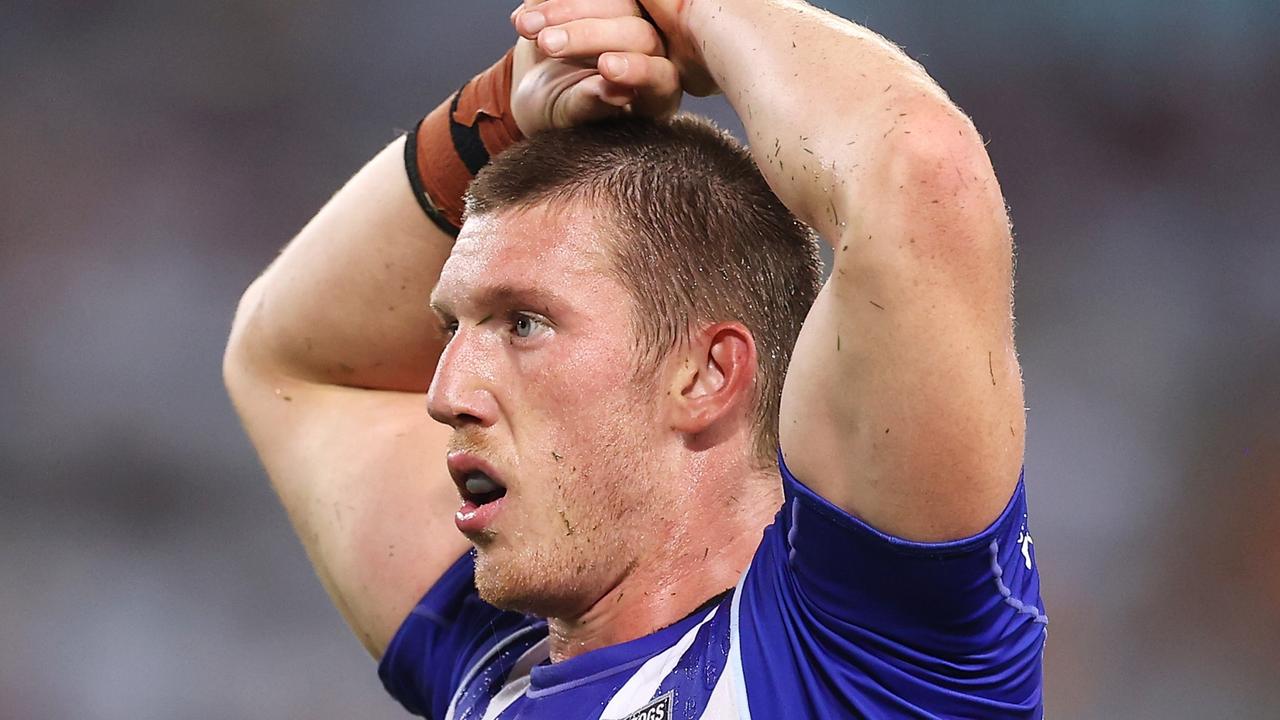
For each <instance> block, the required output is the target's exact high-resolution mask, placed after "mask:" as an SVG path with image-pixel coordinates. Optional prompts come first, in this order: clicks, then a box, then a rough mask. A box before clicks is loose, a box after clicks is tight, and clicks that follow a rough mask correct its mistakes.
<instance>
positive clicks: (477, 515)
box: [453, 495, 507, 535]
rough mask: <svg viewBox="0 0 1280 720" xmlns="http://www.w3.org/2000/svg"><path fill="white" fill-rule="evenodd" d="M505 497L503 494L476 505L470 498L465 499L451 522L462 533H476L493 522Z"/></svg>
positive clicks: (485, 528) (487, 527)
mask: <svg viewBox="0 0 1280 720" xmlns="http://www.w3.org/2000/svg"><path fill="white" fill-rule="evenodd" d="M506 499H507V498H506V496H505V495H504V496H503V497H500V498H498V499H497V500H494V501H493V502H490V503H485V504H484V505H476V504H475V503H473V502H471V501H470V500H465V501H463V503H462V507H460V508H458V512H456V513H454V515H453V522H454V523H455V524H456V525H457V526H458V530H460V531H462V534H463V535H478V534H480V533H482V532H484V531H485V530H488V529H489V525H490V524H491V523H493V519H494V517H495V516H496V515H497V514H498V511H499V510H501V509H502V503H503V502H505V501H506Z"/></svg>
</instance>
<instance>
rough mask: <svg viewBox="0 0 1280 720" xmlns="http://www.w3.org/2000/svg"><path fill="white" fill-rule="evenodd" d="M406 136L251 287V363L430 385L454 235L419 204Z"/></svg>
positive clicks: (309, 378)
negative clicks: (432, 305)
mask: <svg viewBox="0 0 1280 720" xmlns="http://www.w3.org/2000/svg"><path fill="white" fill-rule="evenodd" d="M403 153H404V140H403V139H401V140H397V141H395V142H394V143H392V144H391V145H390V146H388V147H387V148H386V149H384V150H383V151H382V152H380V153H379V154H378V155H377V156H376V157H374V158H373V160H371V161H370V162H369V163H368V164H367V165H366V166H365V167H364V168H362V169H361V170H360V171H359V172H358V173H357V174H356V175H355V176H354V177H353V178H352V179H351V180H350V181H349V182H348V183H347V185H346V186H345V187H343V188H342V189H341V190H340V191H339V192H338V193H337V194H336V195H334V197H333V198H332V199H331V200H330V201H329V202H328V203H327V204H326V205H325V206H324V208H323V209H322V210H321V211H320V212H319V213H318V214H317V215H316V216H315V217H314V218H313V219H312V220H311V221H310V222H309V223H308V224H307V225H306V227H304V228H303V229H302V231H301V232H300V233H299V234H298V236H297V237H296V238H295V239H294V240H293V241H292V242H291V243H290V244H289V245H288V247H286V248H285V250H284V252H282V253H281V255H280V257H279V258H277V259H276V261H275V262H273V263H272V264H271V266H270V267H268V268H267V270H266V271H265V272H264V273H263V274H262V276H261V277H259V278H258V279H257V280H256V281H255V282H254V283H253V285H252V286H251V287H250V288H249V290H248V291H247V292H246V294H245V298H244V300H243V301H242V303H241V307H240V311H239V312H238V313H237V317H236V326H235V331H234V332H233V338H232V346H231V348H230V349H229V352H232V353H239V354H240V356H241V358H242V360H243V362H242V363H240V364H239V367H244V368H249V369H251V370H253V371H256V372H267V373H272V374H275V375H278V376H280V377H281V378H282V379H295V380H302V381H306V382H313V383H323V384H333V385H346V386H353V387H372V388H381V389H392V390H410V391H413V390H416V391H423V390H425V389H426V387H427V385H428V384H429V382H430V380H431V376H432V373H433V371H434V367H435V361H436V359H437V358H438V357H439V353H440V349H441V347H442V340H441V337H440V334H439V331H438V329H437V327H436V325H437V323H436V322H435V321H434V318H433V317H432V316H431V314H430V311H429V309H428V307H427V298H428V296H429V295H430V293H431V289H432V287H433V286H434V285H435V282H436V280H437V278H438V277H439V273H440V268H441V266H442V265H443V264H444V261H445V259H446V258H447V257H448V255H449V250H450V248H451V247H452V238H450V237H449V236H448V235H446V234H445V233H444V232H442V231H441V230H439V229H438V228H437V227H436V226H435V225H434V224H433V223H432V222H431V221H430V220H429V219H428V218H427V217H426V215H425V214H424V213H423V211H422V208H421V207H419V205H418V203H417V201H416V200H415V199H414V196H413V193H412V191H411V190H410V186H409V182H408V180H407V176H406V172H405V165H404V160H403Z"/></svg>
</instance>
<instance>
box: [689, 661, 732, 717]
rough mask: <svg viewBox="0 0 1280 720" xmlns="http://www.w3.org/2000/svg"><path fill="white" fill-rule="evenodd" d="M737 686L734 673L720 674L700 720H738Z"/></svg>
mask: <svg viewBox="0 0 1280 720" xmlns="http://www.w3.org/2000/svg"><path fill="white" fill-rule="evenodd" d="M726 670H728V668H726ZM736 684H737V683H736V682H735V681H734V679H733V673H731V672H722V673H720V677H719V678H718V679H717V680H716V686H715V688H714V689H713V690H712V691H711V697H709V698H707V706H706V707H705V708H703V709H702V714H701V715H699V716H698V720H738V717H739V716H738V704H737V702H735V701H734V695H735V694H736V690H735V688H734V686H735V685H736Z"/></svg>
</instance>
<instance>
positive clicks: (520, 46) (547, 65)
mask: <svg viewBox="0 0 1280 720" xmlns="http://www.w3.org/2000/svg"><path fill="white" fill-rule="evenodd" d="M642 5H643V7H641V6H639V5H637V4H635V3H634V2H633V1H632V0H546V1H545V2H534V1H533V0H529V1H528V2H525V3H524V5H522V6H521V7H520V8H517V10H516V12H515V13H513V15H512V23H513V24H514V26H515V28H516V30H517V32H518V34H519V36H520V37H519V39H518V41H517V43H516V46H515V48H514V50H513V52H512V53H509V54H508V56H507V57H505V58H504V59H503V60H502V61H500V62H499V63H498V64H496V65H495V66H494V67H492V68H491V69H490V70H488V71H486V72H485V73H482V74H481V75H479V76H477V77H476V78H475V79H474V80H472V81H471V82H469V83H467V84H466V85H465V86H464V87H463V89H462V90H461V91H459V92H458V93H457V94H455V95H453V96H451V97H450V98H449V99H446V100H445V101H444V103H443V104H442V105H441V106H440V108H438V109H437V110H435V111H433V112H432V113H430V114H429V115H428V116H427V117H426V119H424V120H423V121H422V123H421V124H420V125H419V126H418V127H417V128H416V129H415V130H414V131H413V132H412V133H410V134H409V135H408V136H407V137H405V138H401V139H400V140H397V141H396V142H394V143H392V144H391V145H390V146H389V147H388V148H386V149H385V150H384V151H383V152H381V153H380V154H378V155H377V156H376V157H374V158H373V160H372V161H370V162H369V164H368V165H366V166H365V167H364V168H363V169H362V170H360V171H359V173H358V174H356V176H355V177H354V178H353V179H352V180H351V181H350V182H349V183H348V184H347V185H346V186H345V187H344V188H343V189H342V190H341V191H340V192H339V193H337V194H336V195H335V196H334V197H333V198H332V200H330V201H329V203H328V204H327V205H326V206H325V207H324V208H323V209H322V210H321V211H320V212H319V214H318V215H316V217H315V218H314V219H313V220H312V221H311V222H310V223H309V224H308V225H307V226H306V227H305V228H304V229H303V230H302V231H301V233H300V234H299V235H298V236H297V237H296V238H295V239H294V240H293V241H292V243H290V244H289V246H288V247H287V248H286V249H285V250H284V252H283V253H282V254H281V255H280V257H279V258H278V259H277V260H276V261H275V262H274V263H272V265H271V266H270V267H269V268H268V269H267V270H266V271H265V272H264V273H263V275H262V276H261V277H260V278H258V280H256V281H255V282H254V283H253V284H252V286H251V287H250V288H249V289H248V290H247V291H246V293H245V295H244V298H243V299H242V301H241V305H240V308H239V311H238V312H237V315H236V320H235V324H234V328H233V331H232V337H231V341H230V343H229V346H228V350H227V355H226V360H225V376H226V381H227V385H228V387H229V389H230V393H231V395H232V398H233V400H234V402H235V404H236V407H237V408H238V410H239V412H240V414H241V416H242V418H243V422H244V424H245V427H246V428H247V430H248V433H249V435H250V437H251V438H252V440H253V442H254V444H255V446H256V448H257V450H258V452H259V453H260V455H261V457H262V460H263V462H264V464H265V466H266V469H267V471H268V474H269V475H270V477H271V479H272V482H273V484H274V486H275V488H276V490H277V492H278V493H279V496H280V498H281V500H282V501H283V503H284V506H285V507H286V509H287V511H288V513H289V516H290V518H291V520H292V522H293V524H294V526H295V528H296V530H297V533H298V535H299V537H300V538H301V539H302V541H303V544H304V545H305V547H306V549H307V552H308V554H309V556H310V558H311V560H312V562H313V563H314V565H315V568H316V570H317V572H318V574H319V576H320V579H321V580H322V582H323V584H324V585H325V587H326V589H327V590H328V592H329V593H330V595H331V596H332V598H333V600H334V602H335V604H336V605H337V607H338V608H339V609H340V610H341V612H342V614H343V615H344V617H345V618H346V620H347V621H348V622H349V624H350V625H351V627H352V628H353V629H354V630H355V632H356V633H357V635H358V636H359V637H360V639H361V640H362V641H363V643H364V644H365V646H366V647H367V648H368V649H369V651H370V652H371V653H372V654H373V655H374V656H375V657H377V658H380V661H381V662H380V666H379V673H380V675H381V678H382V680H383V683H384V684H385V686H386V687H387V689H388V690H389V691H390V692H391V693H392V694H393V695H394V696H395V697H396V698H397V699H398V700H399V701H400V702H401V703H402V704H403V705H404V706H405V707H406V708H408V709H409V710H410V711H412V712H415V713H418V714H421V715H424V716H426V717H429V718H436V719H438V720H443V719H444V718H475V719H477V720H478V719H480V718H485V719H490V718H502V719H504V720H509V719H511V718H529V719H532V718H557V719H563V720H569V719H571V718H592V719H594V718H606V719H612V720H617V719H619V718H628V719H633V718H652V719H657V718H677V717H678V718H708V719H719V718H739V717H741V718H749V717H750V718H766V719H774V718H843V717H871V718H881V717H884V718H899V717H904V718H905V717H912V718H915V717H929V718H933V717H939V718H941V717H947V718H950V717H965V718H1033V717H1040V716H1041V714H1042V708H1041V665H1042V653H1043V644H1044V637H1045V628H1046V624H1047V618H1046V617H1045V614H1044V610H1043V605H1042V603H1041V601H1040V596H1039V582H1038V577H1037V569H1036V565H1035V553H1034V546H1033V545H1032V541H1031V535H1030V532H1029V529H1028V526H1027V510H1026V500H1025V495H1024V493H1025V491H1024V486H1023V483H1022V474H1021V467H1022V456H1023V448H1024V429H1025V424H1024V411H1023V393H1022V383H1021V375H1020V369H1019V365H1018V361H1017V357H1016V354H1015V350H1014V341H1013V321H1012V314H1011V310H1010V308H1011V287H1012V282H1011V275H1012V268H1011V266H1012V262H1011V255H1012V247H1011V244H1012V243H1011V234H1010V229H1009V225H1008V219H1007V216H1006V211H1005V207H1004V202H1003V199H1002V196H1001V192H1000V189H999V187H998V185H997V183H996V179H995V177H994V174H993V170H992V168H991V164H990V161H989V159H988V157H987V154H986V152H985V150H984V147H983V141H982V139H981V137H980V136H979V135H978V133H977V131H976V130H975V128H974V126H973V125H972V123H971V122H970V121H969V119H968V118H967V117H966V116H965V115H964V114H963V113H962V112H961V111H960V110H959V109H957V108H956V106H955V105H954V104H952V102H951V101H950V100H949V99H948V97H947V96H946V94H945V93H944V92H943V91H942V90H941V89H940V88H939V87H938V86H937V84H935V83H934V82H933V81H932V80H931V79H930V78H929V76H928V75H927V74H926V73H925V71H924V70H923V69H922V68H921V67H920V66H919V65H918V64H917V63H915V62H913V61H912V60H910V59H909V58H908V57H907V56H906V55H904V54H903V53H902V52H901V51H900V50H899V49H898V48H897V47H896V46H894V45H893V44H892V43H890V42H888V41H886V40H885V39H883V38H881V37H879V36H877V35H876V34H874V33H872V32H871V31H869V30H867V29H866V28H863V27H860V26H858V25H856V24H854V23H852V22H849V21H846V20H843V19H840V18H838V17H835V16H832V15H830V14H828V13H826V12H823V11H821V10H818V9H815V8H813V7H810V6H808V5H806V4H804V3H800V2H793V1H791V0H645V1H644V2H643V3H642ZM682 92H692V93H697V94H707V93H713V92H723V93H724V95H725V97H726V98H727V100H728V101H729V103H730V104H731V105H732V107H733V108H734V110H735V111H736V112H737V114H738V116H739V117H740V118H741V120H742V123H743V125H744V126H745V129H746V137H747V140H748V143H749V148H743V147H741V146H739V145H738V144H737V143H736V142H735V141H733V140H731V139H729V138H728V137H727V136H726V135H724V134H723V133H721V132H718V131H716V130H715V129H714V128H712V127H710V126H709V125H708V124H707V123H705V122H702V121H699V120H696V119H692V118H688V117H683V118H674V119H673V118H672V117H671V116H672V113H673V112H674V110H675V108H676V106H677V105H678V102H679V99H680V96H681V93H682ZM473 175H474V176H475V178H474V180H473V179H472V176H473ZM468 188H469V191H468ZM464 192H466V193H467V194H466V196H465V204H464ZM811 228H812V230H816V231H817V234H818V235H820V236H821V237H822V238H825V239H826V241H827V242H829V243H830V244H831V246H832V249H833V251H834V262H833V267H832V272H831V274H830V277H829V279H828V280H827V281H826V282H825V284H821V285H820V275H819V270H818V260H817V253H816V243H817V242H818V240H817V239H816V238H817V236H818V235H815V234H814V233H813V232H812V230H811ZM455 236H456V237H455ZM459 531H461V532H459Z"/></svg>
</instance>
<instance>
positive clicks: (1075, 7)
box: [0, 0, 1280, 720]
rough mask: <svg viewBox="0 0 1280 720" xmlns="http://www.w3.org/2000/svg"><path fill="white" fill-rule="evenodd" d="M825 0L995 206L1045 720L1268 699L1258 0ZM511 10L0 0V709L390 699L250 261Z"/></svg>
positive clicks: (1276, 520) (1268, 191)
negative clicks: (308, 538) (231, 379)
mask: <svg viewBox="0 0 1280 720" xmlns="http://www.w3.org/2000/svg"><path fill="white" fill-rule="evenodd" d="M827 6H828V7H830V8H831V9H833V10H835V11H837V12H839V13H841V14H844V15H846V16H848V17H852V18H854V19H857V20H860V21H863V22H865V23H867V24H868V25H870V26H871V27H873V28H875V29H877V30H879V31H880V32H882V33H884V34H886V35H888V36H889V37H890V38H893V39H894V40H895V41H897V42H899V43H900V44H902V45H904V46H905V47H906V48H907V50H908V51H909V52H910V53H911V54H912V55H913V56H914V57H916V58H918V59H920V60H921V61H923V62H924V63H925V65H926V66H927V67H928V68H929V69H930V71H931V72H932V73H933V74H934V76H935V77H937V78H938V79H939V80H940V81H941V83H942V84H943V86H944V87H946V88H947V89H948V90H949V91H950V93H951V94H952V96H953V97H954V98H955V99H956V100H957V101H958V102H959V103H960V105H961V106H962V107H964V108H965V109H966V110H967V111H968V112H970V113H971V114H972V115H973V117H974V118H975V120H976V122H977V124H978V127H979V128H980V129H981V130H982V132H983V133H984V135H985V136H986V137H987V138H988V139H989V140H990V145H989V148H990V152H991V155H992V157H993V159H994V162H995V165H996V169H997V171H998V173H999V176H1000V178H1001V180H1002V183H1003V186H1004V190H1005V193H1006V196H1007V199H1008V202H1009V204H1010V206H1011V208H1012V213H1013V217H1014V220H1015V228H1016V232H1017V238H1018V244H1019V249H1018V289H1017V314H1018V318H1019V344H1020V347H1021V352H1022V358H1023V362H1024V367H1025V376H1026V382H1027V390H1028V405H1029V406H1030V439H1029V447H1028V452H1027V477H1028V482H1029V488H1030V494H1031V502H1032V507H1033V511H1032V527H1033V530H1034V533H1035V538H1036V547H1037V552H1038V556H1039V558H1040V561H1041V563H1042V566H1043V572H1044V584H1045V588H1044V590H1045V593H1046V595H1047V598H1048V602H1049V614H1050V616H1051V617H1052V619H1053V622H1052V625H1051V626H1050V631H1049V632H1050V636H1049V643H1048V650H1047V653H1048V656H1047V665H1048V688H1047V693H1048V708H1049V716H1050V717H1054V718H1207V717H1215V718H1219V717H1231V718H1274V717H1277V713H1280V682H1277V679H1278V678H1280V281H1278V280H1277V271H1280V238H1278V237H1277V235H1278V233H1280V230H1278V228H1280V134H1278V133H1277V128H1278V127H1280V125H1278V124H1277V118H1278V117H1280V42H1277V40H1276V38H1277V36H1278V35H1280V11H1278V10H1277V6H1276V5H1275V4H1274V3H1269V2H1261V1H1259V2H1241V1H1231V0H1217V1H1215V2H1207V1H1203V0H1201V1H1197V2H1182V3H1174V4H1164V3H1154V2H1132V1H1127V0H1126V1H1119V0H1113V1H1110V2H1101V1H1098V0H1089V1H1086V2H1075V3H1022V2H1012V1H1009V0H1002V1H1000V2H982V3H977V2H970V3H926V2H914V3H898V2H887V1H884V0H874V1H870V0H869V1H867V2H835V1H832V2H829V3H827ZM509 10H510V8H509V7H507V6H506V5H505V4H501V5H500V4H493V3H428V2H410V1H408V0H379V1H376V2H369V3H343V2H335V1H334V0H313V1H312V2H249V1H246V0H224V1H222V2H207V1H205V0H193V1H191V2H181V3H176V2H158V1H156V0H138V1H135V2H94V3H73V2H56V1H46V2H30V1H27V0H11V1H10V2H6V3H4V4H3V5H0V168H2V171H0V208H2V209H0V718H4V719H8V718H13V719H15V720H17V719H26V718H69V717H82V718H102V719H104V720H115V719H116V718H130V719H136V720H145V719H150V718H156V719H160V718H177V717H181V718H192V719H198V718H348V717H364V718H396V717H402V713H401V712H400V710H399V708H398V706H396V705H395V704H394V703H393V702H392V701H391V700H390V699H388V698H387V697H386V696H384V694H383V692H382V690H381V688H380V686H379V684H378V681H377V679H376V677H375V674H374V665H373V663H372V662H371V661H370V660H369V659H368V658H367V657H366V656H365V655H364V654H363V651H362V650H361V648H360V646H359V644H358V643H357V642H356V640H355V639H354V638H353V637H351V636H350V635H349V634H348V633H347V632H346V630H345V629H344V627H343V625H342V622H341V620H340V618H339V616H338V614H337V612H336V611H334V610H333V609H332V608H331V607H330V605H329V603H328V601H327V599H326V598H325V596H324V593H323V591H322V590H321V588H320V585H319V583H318V582H316V581H315V580H314V578H313V577H312V575H311V571H310V568H309V566H308V564H307V561H306V558H305V557H304V555H303V552H302V549H301V547H300V545H299V544H298V543H297V542H296V541H295V540H294V538H293V536H292V534H291V532H290V530H289V527H288V524H287V522H286V519H285V517H284V514H283V513H282V511H281V510H280V509H279V508H278V507H277V505H276V503H275V500H274V498H273V496H272V494H271V491H270V489H269V488H268V485H267V483H266V481H265V479H264V477H263V475H262V472H261V471H260V469H259V467H258V465H257V462H256V460H255V458H254V456H253V454H252V452H251V450H250V448H249V446H248V443H247V442H246V440H245V439H244V438H243V436H242V435H241V432H240V430H239V428H238V426H237V424H236V421H235V418H234V416H233V414H232V411H231V409H230V406H229V404H228V402H227V400H226V398H225V396H224V393H223V390H222V386H221V381H220V375H219V363H220V356H221V353H222V347H223V341H224V337H225V335H226V331H227V328H228V324H229V322H230V318H231V315H232V312H233V309H234V307H235V301H236V299H237V298H238V296H239V294H240V292H241V290H242V289H243V288H244V287H245V285H246V284H247V283H248V282H249V281H250V280H251V279H252V278H253V277H254V276H255V274H256V273H257V272H258V271H259V270H260V269H261V268H262V267H263V266H264V265H265V264H266V263H267V262H268V261H269V260H270V259H271V258H272V257H273V255H274V253H275V252H276V251H277V249H278V248H279V247H280V246H281V245H282V244H283V243H285V242H286V241H287V240H288V239H289V238H290V237H291V235H292V234H293V233H294V232H295V231H296V230H297V229H298V228H300V227H301V225H302V224H303V223H304V222H305V221H306V220H307V219H308V217H309V216H310V215H311V214H312V213H313V212H314V211H315V210H316V209H317V208H319V206H320V205H321V204H322V203H323V202H324V201H325V199H326V198H327V197H328V195H329V194H330V193H332V192H333V191H334V190H335V189H336V188H337V187H338V186H339V185H340V184H341V183H342V182H343V181H344V180H345V179H346V178H347V177H349V176H350V175H351V174H352V173H353V172H354V171H355V170H356V168H357V167H359V165H360V164H361V163H363V162H364V161H365V160H366V159H367V158H369V157H370V156H372V155H373V154H374V152H375V151H376V150H377V149H378V148H379V147H381V146H382V144H384V143H385V142H387V141H389V140H390V139H392V137H393V136H394V134H395V133H396V131H397V128H404V127H406V126H407V125H408V124H409V123H411V122H413V121H414V120H416V119H417V118H418V117H419V115H420V114H421V113H423V112H424V111H425V110H427V109H429V108H430V107H432V106H433V105H434V104H435V102H436V101H438V100H439V99H440V98H442V97H444V95H445V94H446V93H447V92H449V91H451V90H452V89H454V88H455V87H456V86H457V85H458V84H460V83H461V82H462V81H463V80H464V79H466V78H467V77H469V76H470V75H471V73H472V72H474V71H476V70H478V69H480V68H482V67H485V66H486V65H487V64H488V62H489V61H490V60H491V59H492V58H494V57H496V55H497V54H498V53H500V52H501V51H502V50H503V49H504V48H505V47H506V46H508V44H509V43H510V42H511V39H512V36H511V32H510V30H509V28H508V26H507V24H506V15H507V13H508V11H509ZM686 108H688V109H694V110H699V111H702V112H705V113H709V114H711V115H713V116H714V117H717V118H719V119H720V120H721V121H722V122H723V123H725V124H726V125H727V126H730V127H737V123H736V122H735V121H733V120H732V118H731V117H730V116H729V115H728V113H727V109H726V106H725V105H724V104H723V103H722V102H719V101H710V102H702V101H700V102H696V103H688V104H686Z"/></svg>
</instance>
